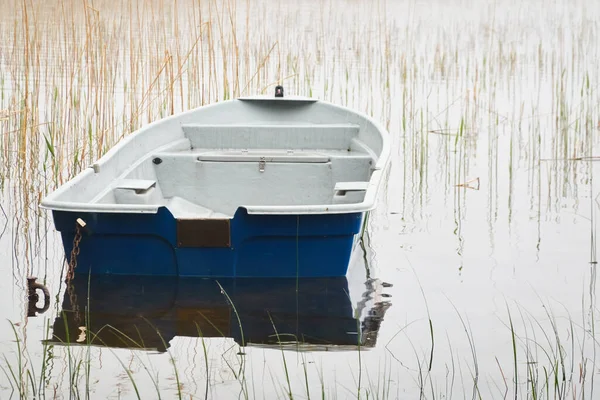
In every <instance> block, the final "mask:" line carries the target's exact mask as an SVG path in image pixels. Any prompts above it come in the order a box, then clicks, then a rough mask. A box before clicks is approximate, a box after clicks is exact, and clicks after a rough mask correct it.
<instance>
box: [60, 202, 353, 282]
mask: <svg viewBox="0 0 600 400" xmlns="http://www.w3.org/2000/svg"><path fill="white" fill-rule="evenodd" d="M53 216H54V223H55V226H56V229H57V230H58V231H60V233H61V236H62V241H63V245H64V249H65V254H66V255H67V259H70V254H71V250H72V249H73V239H74V237H75V233H76V221H77V219H78V218H81V219H83V220H84V221H85V223H86V226H85V229H83V235H82V239H81V242H80V246H79V249H80V252H79V255H78V257H77V268H76V273H78V274H86V275H87V274H118V275H146V276H181V277H277V278H286V277H337V276H345V275H346V272H347V269H348V263H349V260H350V256H351V253H352V251H353V248H354V245H355V243H356V238H357V236H358V234H359V233H360V231H361V227H362V223H363V216H364V213H347V214H324V215H254V214H248V213H247V212H246V210H245V209H244V208H239V209H238V210H237V212H236V214H235V216H234V217H233V218H232V219H231V220H226V223H227V225H228V232H227V235H228V238H227V239H228V241H227V245H226V246H219V247H216V246H210V245H209V246H189V245H187V246H182V245H181V237H179V238H178V235H181V233H179V231H178V222H179V221H178V220H176V219H175V218H174V217H173V215H172V214H171V213H170V212H169V210H168V209H167V208H165V207H161V208H160V209H159V210H158V212H157V213H156V214H122V213H121V214H118V213H114V214H111V213H81V212H65V211H53ZM219 234H220V235H222V232H221V233H219ZM209 235H210V232H209ZM215 235H217V233H215ZM188 236H190V234H188ZM192 239H193V237H192Z"/></svg>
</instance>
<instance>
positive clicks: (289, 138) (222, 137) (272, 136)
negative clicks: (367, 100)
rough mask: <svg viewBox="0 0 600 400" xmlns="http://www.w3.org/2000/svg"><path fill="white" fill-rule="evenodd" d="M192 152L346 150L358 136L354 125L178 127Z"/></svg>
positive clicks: (293, 124)
mask: <svg viewBox="0 0 600 400" xmlns="http://www.w3.org/2000/svg"><path fill="white" fill-rule="evenodd" d="M181 128H182V130H183V133H184V134H185V136H186V137H187V138H188V139H189V140H190V143H191V146H192V149H196V148H213V149H260V148H263V149H264V148H269V149H290V148H292V149H322V150H347V149H350V148H351V143H352V140H353V139H355V138H357V137H358V133H359V126H358V125H356V124H314V123H297V122H296V123H294V122H290V123H284V124H281V123H279V124H276V125H273V124H217V125H212V124H187V125H182V127H181Z"/></svg>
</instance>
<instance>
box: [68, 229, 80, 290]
mask: <svg viewBox="0 0 600 400" xmlns="http://www.w3.org/2000/svg"><path fill="white" fill-rule="evenodd" d="M79 243H81V225H80V224H79V223H76V224H75V237H74V238H73V249H72V250H71V257H70V259H69V270H68V271H67V283H68V282H71V279H73V277H74V276H75V268H77V257H78V256H79V251H80V249H79Z"/></svg>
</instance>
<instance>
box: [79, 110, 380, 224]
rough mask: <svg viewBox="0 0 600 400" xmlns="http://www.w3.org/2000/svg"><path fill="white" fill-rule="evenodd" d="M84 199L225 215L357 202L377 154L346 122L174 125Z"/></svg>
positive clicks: (180, 214)
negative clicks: (170, 134)
mask: <svg viewBox="0 0 600 400" xmlns="http://www.w3.org/2000/svg"><path fill="white" fill-rule="evenodd" d="M180 126H181V129H182V131H183V136H182V137H181V136H180V138H179V139H176V140H175V141H172V142H170V143H168V144H166V145H163V146H162V147H159V148H157V149H155V150H154V151H152V152H150V153H148V154H146V156H145V157H143V158H141V159H139V160H138V161H137V162H136V163H134V164H132V165H131V166H129V167H127V168H125V169H124V171H123V172H122V173H121V174H120V176H119V177H118V178H117V179H114V180H113V181H112V182H111V183H110V184H109V185H107V186H106V187H103V188H102V189H101V190H100V191H99V192H98V193H95V194H94V196H93V198H92V199H91V201H90V203H96V204H115V205H122V204H139V205H142V204H144V205H152V204H154V205H160V206H166V207H167V208H168V209H169V211H170V212H171V213H172V214H173V215H174V217H176V218H230V217H232V216H233V215H234V213H235V211H236V210H237V208H238V207H239V206H244V205H247V206H251V205H261V206H279V205H286V206H287V205H330V204H353V203H360V202H362V201H363V199H364V197H365V193H366V190H367V187H368V185H369V180H370V177H371V174H372V172H373V169H374V165H375V162H376V161H377V156H376V155H375V154H374V153H373V152H372V150H371V149H370V148H369V147H368V146H367V145H365V143H363V142H362V141H361V139H360V137H359V131H360V126H359V125H357V124H352V123H335V124H331V123H325V124H323V123H300V122H298V121H292V122H290V123H286V122H277V123H275V124H274V123H273V122H269V123H264V124H261V123H256V122H253V123H248V124H240V123H233V124H227V123H225V124H223V123H221V124H199V123H187V124H181V125H180Z"/></svg>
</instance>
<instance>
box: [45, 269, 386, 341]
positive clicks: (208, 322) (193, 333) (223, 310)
mask: <svg viewBox="0 0 600 400" xmlns="http://www.w3.org/2000/svg"><path fill="white" fill-rule="evenodd" d="M88 284H89V285H88ZM88 286H89V287H88ZM363 288H364V289H363ZM363 288H361V289H359V291H362V293H359V294H358V296H354V300H353V296H352V295H351V294H350V292H349V290H348V281H347V279H346V278H345V277H341V278H304V279H294V278H291V279H290V278H283V279H282V278H273V279H258V278H243V279H240V278H237V279H201V278H192V279H190V278H185V279H182V278H165V277H140V276H135V277H134V276H132V277H128V276H114V275H113V276H92V277H90V278H89V281H88V277H86V276H81V275H79V276H76V278H75V279H74V280H73V281H72V282H71V284H69V286H68V288H67V290H66V292H65V296H64V301H63V306H62V312H61V313H60V314H59V315H58V317H57V318H56V320H55V321H54V326H53V338H52V340H51V341H52V342H54V343H81V344H86V343H90V344H92V345H99V346H108V347H126V348H139V349H153V350H158V351H161V352H162V351H166V349H167V348H168V347H169V342H170V341H171V339H173V338H174V337H175V336H187V337H230V338H233V339H234V340H235V341H236V342H237V343H238V344H240V345H242V346H244V345H255V346H256V345H266V346H269V345H280V344H282V343H283V344H286V347H287V345H290V347H291V348H295V349H297V350H320V349H327V350H332V349H335V348H339V349H348V348H349V349H352V348H357V347H358V346H361V347H374V346H375V344H376V340H377V333H378V330H379V326H380V324H381V321H382V320H383V316H384V314H385V312H386V310H387V309H388V307H389V306H390V303H389V302H388V301H386V298H385V294H383V293H381V290H382V288H383V287H382V285H381V283H380V282H379V281H378V280H368V281H367V282H366V283H365V286H363ZM88 293H89V298H88ZM88 304H89V311H88V310H87V305H88ZM157 332H158V333H157ZM348 346H349V347H348Z"/></svg>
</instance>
